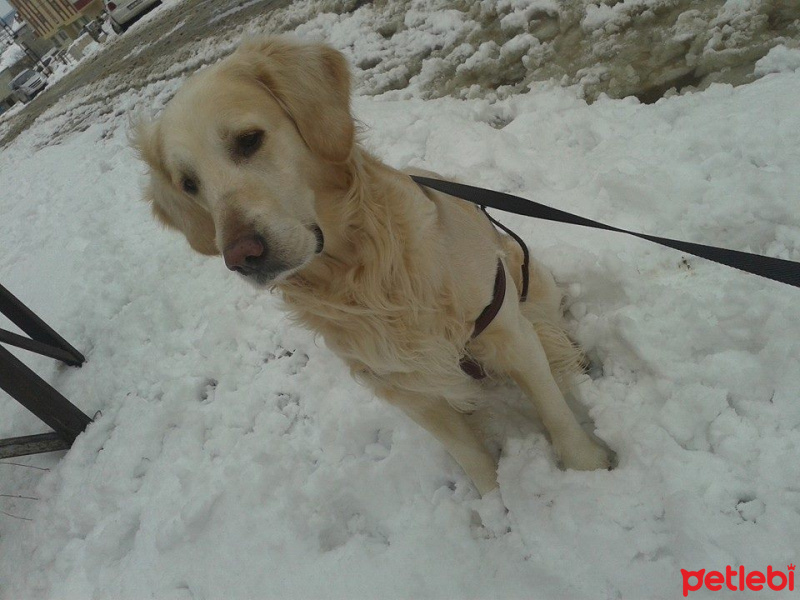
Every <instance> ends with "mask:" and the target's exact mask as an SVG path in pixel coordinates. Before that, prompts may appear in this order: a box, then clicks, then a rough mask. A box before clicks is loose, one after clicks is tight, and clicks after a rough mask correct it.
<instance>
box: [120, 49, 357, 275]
mask: <svg viewBox="0 0 800 600" xmlns="http://www.w3.org/2000/svg"><path fill="white" fill-rule="evenodd" d="M134 144H135V146H136V147H137V149H138V150H139V153H140V155H141V157H142V158H143V159H144V160H145V162H146V163H147V164H148V165H149V167H150V184H149V186H148V191H147V196H148V199H149V201H150V202H151V205H152V209H153V213H154V214H155V216H156V217H157V218H158V219H159V220H160V221H161V222H163V223H164V224H166V225H167V226H169V227H172V228H175V229H178V230H180V231H181V232H182V233H183V234H184V235H185V236H186V239H187V240H188V241H189V244H190V245H191V246H192V248H194V249H195V250H197V251H198V252H201V253H203V254H220V253H221V254H222V255H223V257H224V259H225V264H226V265H227V266H228V268H230V269H232V270H234V271H238V272H239V273H241V274H242V275H243V276H245V277H247V278H248V279H249V280H251V281H253V282H254V283H256V284H260V285H268V284H270V283H273V282H276V281H280V280H281V279H282V278H284V277H286V276H288V275H290V274H292V273H295V272H297V271H298V270H300V269H302V268H303V267H304V266H305V265H307V264H308V263H309V262H311V261H312V260H313V258H314V256H315V255H316V254H318V253H320V252H321V251H322V249H323V246H324V243H325V241H324V233H323V231H322V228H321V227H320V224H319V219H318V217H317V210H318V205H317V200H318V199H317V195H318V194H317V190H318V188H319V186H320V185H321V184H320V182H321V180H323V179H324V174H325V173H329V172H330V170H331V169H332V168H335V165H341V164H342V163H346V162H347V160H348V159H349V157H350V155H351V152H352V150H353V145H354V124H353V119H352V117H351V116H350V76H349V71H348V67H347V63H346V61H345V59H344V57H343V56H342V55H341V54H340V53H338V52H337V51H335V50H333V49H331V48H328V47H326V46H321V45H306V44H297V43H293V42H290V41H287V40H285V39H282V38H267V39H261V40H254V41H249V42H246V43H244V44H243V45H242V46H241V47H240V48H239V49H238V50H237V51H236V52H235V53H234V54H233V55H231V56H230V57H228V58H227V59H225V60H223V61H222V62H220V63H218V64H216V65H214V66H212V67H209V68H206V69H204V70H202V71H200V72H199V73H197V74H195V75H194V76H192V77H191V78H190V79H189V80H188V81H187V82H186V83H185V84H184V86H183V87H182V88H181V89H180V91H179V92H178V93H177V94H176V96H175V97H174V98H173V99H172V100H171V101H170V102H169V104H168V105H167V107H166V108H165V109H164V112H163V113H162V115H161V117H160V118H159V120H158V121H156V122H153V123H140V124H138V126H137V127H136V132H135V138H134Z"/></svg>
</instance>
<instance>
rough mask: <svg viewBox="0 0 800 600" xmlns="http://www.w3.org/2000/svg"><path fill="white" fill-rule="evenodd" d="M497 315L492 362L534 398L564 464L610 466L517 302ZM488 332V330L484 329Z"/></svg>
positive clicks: (593, 466)
mask: <svg viewBox="0 0 800 600" xmlns="http://www.w3.org/2000/svg"><path fill="white" fill-rule="evenodd" d="M501 312H504V313H505V314H502V315H499V316H501V317H502V318H501V319H498V328H499V330H495V331H494V332H493V333H492V334H491V335H492V336H493V337H495V336H499V337H496V338H495V339H497V341H498V343H496V344H495V347H496V354H495V356H494V358H493V360H492V362H493V363H494V364H493V365H492V366H493V367H494V368H496V369H497V370H499V371H502V372H505V373H507V374H508V375H509V376H510V377H511V378H512V379H513V380H514V381H515V382H516V383H517V385H519V387H520V388H522V390H523V391H524V392H525V394H526V395H527V396H528V397H529V398H530V399H531V400H532V401H533V403H534V405H535V406H536V409H537V411H538V412H539V416H540V417H541V419H542V422H543V423H544V426H545V427H546V428H547V431H548V432H549V433H550V438H551V440H552V442H553V447H554V448H555V451H556V454H557V455H558V457H559V458H560V459H561V462H562V464H563V466H564V467H565V468H568V469H579V470H584V471H588V470H592V469H605V468H608V467H609V466H610V464H611V463H610V460H609V456H608V453H607V452H606V450H605V449H604V448H602V447H601V446H599V445H598V444H596V443H595V442H593V441H592V440H591V439H590V438H589V436H588V435H587V434H586V432H584V431H583V429H581V426H580V424H579V423H578V421H577V419H576V418H575V415H574V414H573V413H572V410H571V409H570V408H569V406H568V405H567V402H566V400H564V396H563V394H562V393H561V390H560V389H559V387H558V384H557V383H556V381H555V379H554V378H553V374H552V372H551V370H550V364H549V363H548V360H547V355H546V354H545V351H544V348H543V346H542V342H541V341H540V340H539V336H538V335H537V334H536V330H535V329H534V327H533V325H532V324H531V322H530V321H528V319H526V318H524V317H523V316H522V315H521V313H520V311H519V305H513V304H511V303H509V305H508V307H504V308H503V311H501ZM487 332H488V330H487Z"/></svg>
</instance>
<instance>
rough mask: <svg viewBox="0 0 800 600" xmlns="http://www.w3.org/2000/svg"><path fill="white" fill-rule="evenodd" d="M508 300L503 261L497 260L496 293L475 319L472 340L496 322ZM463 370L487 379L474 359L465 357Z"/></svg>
mask: <svg viewBox="0 0 800 600" xmlns="http://www.w3.org/2000/svg"><path fill="white" fill-rule="evenodd" d="M505 299H506V270H505V268H504V267H503V261H502V260H500V259H498V260H497V275H495V278H494V292H493V293H492V301H491V302H490V303H489V304H487V305H486V308H484V309H483V311H481V314H479V315H478V318H477V319H475V328H474V329H473V330H472V335H471V336H470V339H471V340H474V339H475V338H476V337H478V336H479V335H480V334H481V333H483V331H484V330H485V329H486V328H487V327H488V326H489V324H490V323H491V322H492V321H494V318H495V317H496V316H497V313H499V312H500V309H501V308H503V301H504V300H505ZM458 366H460V367H461V370H462V371H464V373H466V374H467V375H469V376H470V377H472V378H473V379H483V378H484V377H486V371H485V370H484V369H483V365H481V364H480V363H479V362H478V361H476V360H475V359H474V358H471V357H469V356H464V357H463V358H462V359H461V360H460V361H459V363H458Z"/></svg>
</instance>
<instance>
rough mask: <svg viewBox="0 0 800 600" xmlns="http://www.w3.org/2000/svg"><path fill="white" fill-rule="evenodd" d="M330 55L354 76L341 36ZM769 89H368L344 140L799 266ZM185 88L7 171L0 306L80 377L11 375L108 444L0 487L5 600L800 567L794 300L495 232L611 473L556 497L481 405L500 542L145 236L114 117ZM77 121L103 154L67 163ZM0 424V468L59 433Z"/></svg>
mask: <svg viewBox="0 0 800 600" xmlns="http://www.w3.org/2000/svg"><path fill="white" fill-rule="evenodd" d="M507 4H509V6H511V5H513V6H514V7H515V9H519V10H525V9H527V8H529V7H536V8H538V9H540V10H553V3H551V2H523V1H522V0H516V1H514V2H513V3H512V2H508V3H507ZM626 4H631V3H630V2H628V3H626ZM359 10H363V9H359ZM731 10H732V9H731ZM357 12H358V11H357ZM326 18H329V19H336V20H337V22H339V17H331V16H330V15H329V16H328V17H326ZM353 18H355V19H358V18H360V17H359V16H358V15H356V16H355V17H353ZM408 18H409V19H413V20H414V22H415V23H417V25H415V27H417V26H418V27H420V28H421V30H419V31H417V32H416V33H414V30H412V29H409V30H407V31H406V32H405V34H404V35H406V36H407V37H405V38H404V39H405V40H407V41H408V43H409V44H420V45H425V44H428V43H430V40H431V37H430V36H434V37H435V36H436V35H438V34H436V33H434V32H436V31H441V32H445V31H452V30H453V29H455V28H458V27H459V26H460V25H459V19H457V18H456V15H446V14H445V15H437V16H436V17H433V16H432V15H425V14H419V15H412V16H410V17H408ZM320 19H322V17H320ZM321 22H322V21H315V22H314V23H311V24H309V25H307V26H305V29H306V31H305V32H304V31H303V27H301V28H300V30H301V31H300V33H301V34H304V35H308V34H309V30H314V31H316V30H317V29H318V28H319V27H321V25H320V23H321ZM437 28H438V29H437ZM330 31H331V34H332V36H333V37H334V39H335V40H336V43H337V45H340V46H341V44H342V42H341V40H342V39H343V37H344V36H345V35H346V34H347V28H346V26H345V25H339V26H338V28H337V26H335V23H332V28H331V30H330ZM352 34H353V31H352V30H351V31H350V35H351V37H350V38H349V39H350V40H351V41H352V43H353V44H357V43H363V44H367V45H368V44H370V43H372V42H371V41H370V39H369V38H366V37H364V38H360V39H356V37H355V36H353V35H352ZM415 36H416V37H415ZM412 40H415V41H412ZM365 47H368V46H365ZM208 51H209V52H210V50H208ZM509 51H510V49H509ZM358 52H359V50H358V46H357V45H354V46H353V47H352V48H351V50H350V56H351V58H352V59H353V62H358V60H359V54H358ZM198 56H199V58H198V60H199V59H200V58H202V54H201V55H198ZM482 56H484V55H483V54H482ZM496 56H497V52H496V51H495V50H492V49H491V48H488V47H487V48H486V50H485V59H486V60H488V61H491V60H493V59H494V58H495V57H496ZM360 58H369V53H365V54H364V55H361V56H360ZM475 61H476V64H475V66H476V67H479V66H480V64H479V62H478V61H477V59H475ZM764 61H765V62H762V63H761V64H762V65H763V69H764V73H770V75H769V76H767V77H764V78H762V79H759V80H757V81H754V82H752V83H750V84H748V85H744V86H741V87H737V88H732V87H730V86H728V85H719V84H716V85H712V86H711V87H710V88H708V89H707V90H705V91H703V92H698V93H695V94H688V95H683V96H673V97H670V98H666V99H662V100H660V101H659V102H657V103H656V104H652V105H643V104H640V103H639V102H637V101H636V100H634V99H626V100H612V99H610V98H607V97H604V96H600V97H599V99H598V100H597V101H596V102H594V103H592V104H587V102H586V101H585V100H584V99H583V98H582V90H580V89H579V88H577V87H568V88H559V87H555V86H553V85H550V84H533V85H531V89H530V90H529V91H527V92H525V93H521V94H511V95H508V97H506V98H504V99H495V98H490V97H483V98H473V99H456V98H439V99H424V98H423V97H425V96H426V94H425V92H424V91H423V90H422V89H421V88H419V87H415V85H414V83H413V82H412V84H411V85H410V86H408V88H407V89H406V88H402V89H400V90H398V91H397V92H395V93H389V94H384V95H383V96H377V97H373V96H369V95H368V94H369V93H370V92H371V90H372V88H370V86H369V83H368V82H367V83H365V80H364V79H361V80H359V87H358V90H359V93H360V95H359V97H357V98H356V99H355V101H354V110H355V113H356V115H357V117H358V118H359V119H360V120H361V121H362V122H363V123H364V124H365V125H366V130H365V132H364V134H363V139H364V143H365V145H366V146H367V147H368V148H370V149H371V150H372V151H373V152H375V153H376V154H377V155H378V156H380V157H381V158H382V159H384V160H385V161H387V162H388V163H390V164H392V165H393V166H396V167H400V168H404V167H409V166H416V167H425V168H429V169H432V170H435V171H438V172H440V173H441V174H442V175H443V176H445V177H459V178H461V179H462V180H464V181H466V182H468V183H472V184H476V185H482V186H486V187H492V188H495V189H500V190H504V191H510V192H512V193H515V194H520V195H524V196H527V197H530V198H533V199H536V200H537V201H540V202H543V203H545V204H550V205H553V206H557V207H559V208H562V209H565V210H569V211H573V212H577V213H578V214H581V215H585V216H587V217H590V218H594V219H599V220H602V221H605V222H608V223H611V224H614V225H617V226H620V227H624V228H630V229H635V230H639V231H643V232H647V233H653V234H659V235H663V236H667V237H673V238H680V239H687V240H691V241H697V242H702V243H706V244H713V245H723V246H727V247H730V248H735V249H739V250H746V251H753V252H758V253H763V254H769V255H772V256H778V257H781V258H785V259H789V260H795V261H800V213H798V211H797V193H796V191H797V190H798V189H800V168H798V165H800V148H799V147H798V145H797V139H798V134H799V133H800V112H798V111H797V108H796V99H797V98H798V97H799V96H800V73H798V72H797V71H796V70H795V66H792V65H796V63H795V62H794V61H795V59H794V54H793V51H791V50H790V49H787V50H786V51H784V50H773V51H772V52H771V53H770V54H769V55H768V57H767V59H764ZM179 67H180V65H176V72H178V71H179ZM181 81H182V79H181V78H177V79H171V80H167V81H158V82H155V83H152V84H150V85H147V86H144V87H142V88H141V89H138V90H130V91H127V92H125V93H124V94H123V95H122V96H120V97H118V98H116V99H115V104H114V107H113V108H114V110H113V111H108V110H97V108H98V107H99V106H100V104H96V105H91V104H90V105H80V104H79V103H78V102H77V99H76V97H75V96H71V97H68V98H65V99H63V100H62V102H61V103H60V104H59V105H56V106H55V107H53V108H52V109H50V110H49V111H48V112H47V113H45V114H44V115H43V116H42V117H41V118H40V119H39V120H38V121H37V122H36V123H35V125H34V126H33V127H32V128H30V129H29V130H28V131H26V132H25V133H23V134H22V135H21V136H19V137H18V138H17V139H16V140H15V141H14V142H13V143H12V144H11V145H9V146H8V147H6V148H4V149H3V152H2V156H0V181H2V182H3V183H2V187H0V215H2V218H0V282H1V283H2V284H3V285H4V286H5V287H7V288H8V289H9V290H11V291H12V292H13V293H15V294H17V295H18V296H19V297H20V298H21V299H23V300H24V301H25V302H26V303H27V304H28V305H29V306H30V307H31V308H32V309H34V310H35V311H36V312H37V313H39V314H40V315H41V316H42V317H43V318H44V319H45V320H47V321H48V322H49V323H50V324H51V325H52V326H53V327H54V328H55V329H56V330H57V331H58V332H59V333H61V334H62V335H63V336H64V337H65V338H66V339H68V340H69V341H70V342H71V343H72V344H74V345H75V346H76V347H77V348H79V349H81V350H82V351H83V352H84V353H85V355H86V357H87V359H88V362H87V363H86V364H85V365H84V366H83V367H82V368H81V369H71V368H66V367H62V366H58V365H56V364H54V363H53V362H52V361H50V360H48V359H44V358H41V357H33V356H30V355H23V354H22V353H18V355H19V356H20V357H24V360H25V361H26V363H27V364H29V365H31V366H32V367H33V368H34V369H35V370H36V371H37V372H38V373H40V374H41V375H42V376H43V377H44V378H45V379H47V380H48V381H49V382H51V383H52V384H53V385H54V386H55V387H56V388H57V389H59V391H61V392H62V393H63V394H64V395H65V396H67V397H68V398H70V399H71V400H72V401H74V402H75V404H77V405H78V406H79V407H80V408H81V409H82V410H83V411H84V412H86V413H87V414H89V415H95V414H96V413H97V417H96V419H95V422H94V423H93V424H92V425H91V426H90V427H89V429H88V430H87V431H86V432H85V433H84V434H83V435H81V436H80V437H79V438H78V440H77V441H76V443H75V445H74V447H73V448H72V449H71V450H70V451H69V452H68V453H66V454H64V455H60V454H55V455H46V456H37V457H30V458H27V459H19V460H18V461H17V462H20V463H25V464H29V465H34V466H38V467H40V468H47V469H49V471H46V472H45V471H39V470H33V469H28V468H24V467H18V466H14V465H11V464H8V463H6V462H0V469H2V471H0V478H1V479H0V481H2V485H1V486H0V493H1V494H14V495H25V496H30V497H35V498H38V500H28V499H21V498H6V497H0V510H2V511H3V513H5V514H0V598H2V599H3V600H11V599H14V600H19V599H27V598H53V599H55V598H63V599H70V600H71V599H79V598H88V597H98V598H123V599H125V598H146V597H155V598H265V597H280V598H409V597H413V598H457V597H487V598H488V597H492V598H509V597H515V598H519V597H535V598H570V599H581V598H587V599H589V598H592V599H594V598H598V597H600V598H665V599H666V598H676V597H679V594H681V575H680V569H682V568H683V569H689V570H695V569H701V568H707V569H716V570H722V569H724V567H725V566H726V565H729V564H730V565H733V566H736V565H739V564H744V565H745V566H746V567H747V569H748V570H751V569H760V570H766V566H767V565H773V567H775V568H780V569H785V565H787V564H789V562H794V563H797V560H798V558H799V557H798V555H797V548H798V547H800V490H798V485H797V482H798V481H800V462H798V461H797V460H796V457H797V455H798V451H800V402H799V401H798V400H800V398H798V390H800V369H798V356H800V302H798V293H800V292H798V290H796V289H793V288H789V287H786V286H782V285H780V284H777V283H773V282H770V281H767V280H764V279H760V278H758V277H755V276H750V275H745V274H742V273H739V272H736V271H734V270H731V269H727V268H725V267H721V266H718V265H715V264H712V263H708V262H705V261H702V260H700V259H694V258H692V257H690V256H684V255H682V254H680V253H677V252H674V251H671V250H667V249H663V248H660V247H658V246H655V245H651V244H648V243H646V242H641V241H637V240H634V239H629V238H627V237H623V236H618V235H614V234H609V233H604V232H597V231H592V230H584V229H581V228H574V227H570V226H562V225H555V224H550V223H540V222H536V221H530V220H526V219H524V218H521V217H514V216H509V215H502V216H501V215H498V216H499V217H500V218H501V220H502V221H503V222H504V223H506V224H508V225H509V226H511V227H513V228H514V229H515V230H516V231H517V232H518V233H520V234H522V235H523V237H525V239H526V240H527V241H528V242H529V244H530V246H531V249H532V251H533V252H534V253H535V255H536V256H537V257H539V258H540V259H541V260H542V261H543V262H544V263H545V264H547V265H548V266H550V267H551V268H552V269H553V271H554V273H555V275H556V277H557V279H558V280H559V281H561V282H562V283H563V284H564V285H565V286H567V288H568V290H569V300H568V305H567V308H568V315H569V318H570V321H571V323H572V329H573V334H574V335H575V337H576V338H577V339H579V340H580V341H581V343H582V344H583V345H584V347H585V348H586V349H587V352H588V354H589V356H590V357H591V359H592V361H593V368H592V370H591V372H590V375H591V376H587V377H585V378H584V379H583V380H582V381H581V382H580V383H579V386H578V391H579V396H580V399H581V401H580V403H579V404H580V405H582V406H584V407H585V412H587V413H588V416H587V417H586V419H585V421H586V424H587V426H589V427H591V426H592V425H591V422H593V423H594V427H595V432H596V434H597V435H598V436H599V437H600V438H601V439H602V440H603V441H604V442H606V443H607V444H608V445H609V446H610V447H611V448H612V449H613V450H614V451H615V452H616V453H617V456H618V458H619V466H618V467H617V468H616V469H615V470H614V471H611V472H605V471H604V472H590V473H579V472H563V471H560V470H559V469H558V468H556V466H555V461H554V457H553V453H552V449H551V447H550V445H549V442H548V440H547V438H546V436H545V434H544V431H543V428H542V427H541V425H539V424H538V422H537V421H536V420H535V418H534V417H533V415H532V410H531V408H530V407H529V406H528V404H527V403H526V402H525V400H524V399H523V398H522V397H521V396H520V395H519V393H518V392H516V391H515V390H513V389H511V388H508V389H501V390H499V391H497V392H494V393H493V395H492V397H493V398H494V400H495V402H494V403H493V409H492V413H493V414H494V417H493V418H492V419H491V420H490V422H491V431H490V435H491V438H492V444H493V445H494V446H495V447H497V448H501V449H502V450H501V457H500V464H499V482H500V493H501V496H502V502H503V504H504V505H505V506H506V507H507V508H508V514H505V512H504V510H502V506H500V499H499V498H498V497H496V496H492V497H488V498H484V499H480V498H478V496H477V493H476V492H475V490H474V488H473V487H472V485H471V483H470V482H469V481H468V479H467V478H466V476H465V475H464V474H463V473H462V472H461V470H460V469H459V468H458V467H457V465H456V464H455V463H454V462H453V461H452V459H450V458H449V456H448V455H447V454H446V453H445V451H444V450H443V449H442V448H441V446H440V445H439V444H438V443H437V442H436V441H435V440H434V439H433V438H431V437H430V436H429V435H428V434H426V433H425V432H423V431H422V430H420V429H419V428H418V427H417V426H416V425H414V424H413V423H412V422H410V421H409V420H408V419H407V418H406V417H404V416H403V415H402V414H399V413H398V412H396V411H395V410H394V409H393V408H391V407H389V406H387V405H386V404H384V403H382V402H380V401H378V400H377V399H375V398H374V397H373V396H372V395H371V394H370V392H369V391H368V390H367V389H366V388H363V387H361V386H359V385H358V384H356V383H355V382H354V381H353V380H352V379H351V378H350V377H349V375H348V374H347V370H346V369H345V367H344V366H343V365H342V364H341V363H340V362H339V361H338V359H336V358H335V357H334V356H333V354H332V353H331V352H330V351H328V350H327V349H326V348H325V347H324V344H323V343H322V342H321V341H320V340H317V339H315V338H314V337H313V336H312V334H311V333H309V332H307V331H304V330H301V329H297V328H296V327H294V326H292V325H291V324H290V323H289V322H288V320H287V319H286V317H285V316H284V313H283V312H282V311H281V307H280V303H279V302H278V300H277V298H275V297H273V296H270V295H268V294H265V293H263V292H257V291H255V290H253V289H251V288H250V287H249V286H247V285H244V284H243V283H242V282H241V281H239V279H238V278H237V277H236V276H234V275H233V274H231V273H229V272H228V271H227V270H226V269H225V268H224V265H223V264H222V261H221V260H220V259H218V258H217V259H213V258H212V259H209V258H205V257H201V256H198V255H195V254H193V253H192V252H191V251H190V250H189V248H188V246H187V244H186V243H185V241H183V239H182V238H180V237H179V236H177V235H175V234H173V233H170V232H166V231H164V230H162V229H161V228H160V227H159V226H158V225H157V224H156V223H155V222H154V221H153V219H152V218H151V216H150V214H149V211H148V207H147V206H146V204H145V203H144V202H142V201H141V200H140V194H141V191H140V189H141V187H142V186H143V184H144V181H145V177H144V168H143V166H142V165H141V163H139V162H138V161H137V160H136V158H135V156H134V153H133V151H132V150H131V149H130V147H129V146H128V143H127V139H126V136H127V119H126V116H127V115H130V114H131V113H132V112H133V111H134V110H137V109H138V107H141V106H151V107H155V109H157V108H158V107H161V106H163V104H164V103H165V102H166V101H167V100H168V98H169V97H171V95H172V94H173V93H174V91H175V89H176V88H177V87H178V86H179V85H180V83H181ZM98 102H105V101H104V100H102V101H101V100H98ZM93 107H94V108H93ZM76 114H82V115H84V119H85V120H84V122H85V123H86V124H87V125H88V127H87V128H85V130H84V131H79V132H67V133H65V132H64V131H63V129H64V126H65V124H67V123H69V122H71V120H73V119H74V118H75V115H76ZM0 326H7V325H3V323H0ZM576 407H577V408H578V409H579V410H580V406H579V405H576ZM0 415H2V419H1V420H0V436H2V437H7V436H11V435H24V434H28V433H37V432H40V431H41V430H42V425H41V424H40V423H38V422H37V420H36V419H35V418H34V417H32V416H31V415H29V414H27V413H26V412H25V411H24V410H23V409H22V408H20V407H19V406H18V405H16V403H15V402H14V401H12V400H11V399H10V398H8V397H6V396H0ZM15 517H17V518H15ZM21 518H24V519H30V521H28V520H21ZM768 594H769V596H767V593H765V597H771V598H777V597H782V596H781V595H780V594H777V593H774V592H769V593H768ZM712 596H713V597H716V596H725V593H724V592H715V593H714V594H709V593H708V592H706V593H705V597H712ZM691 597H693V598H695V597H696V598H702V597H704V593H703V592H701V591H698V592H694V593H692V595H691ZM728 597H740V596H739V595H737V594H736V593H734V594H732V595H729V596H728ZM783 597H791V594H789V595H785V596H783Z"/></svg>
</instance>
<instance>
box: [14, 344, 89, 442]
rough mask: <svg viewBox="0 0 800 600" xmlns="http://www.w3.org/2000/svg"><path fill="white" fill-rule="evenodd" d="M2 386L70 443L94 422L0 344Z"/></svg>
mask: <svg viewBox="0 0 800 600" xmlns="http://www.w3.org/2000/svg"><path fill="white" fill-rule="evenodd" d="M0 388H2V389H3V390H5V391H6V393H7V394H8V395H10V396H11V397H12V398H14V399H15V400H16V401H17V402H19V403H20V404H22V406H24V407H25V408H27V409H28V410H29V411H31V412H32V413H33V414H34V415H36V416H37V417H39V418H40V419H41V420H42V421H44V422H45V424H47V425H48V426H49V427H51V428H52V429H53V430H54V431H55V432H56V433H57V434H59V435H60V436H61V437H62V438H63V439H64V440H65V441H67V442H69V443H70V444H71V443H72V442H73V441H74V440H75V438H76V437H78V435H80V433H81V432H82V431H83V430H84V429H86V426H87V425H89V423H91V422H92V420H91V419H90V418H89V417H87V416H86V415H85V414H83V412H81V411H80V410H79V409H78V408H77V407H75V405H74V404H72V403H71V402H70V401H69V400H67V399H66V398H65V397H64V396H62V395H61V394H59V393H58V392H57V391H56V390H55V389H54V388H53V387H52V386H50V384H48V383H47V382H46V381H45V380H44V379H42V378H41V377H39V376H38V375H37V374H36V373H34V372H33V371H32V370H31V369H29V368H28V367H27V366H25V365H24V364H23V363H22V362H21V361H20V360H19V359H18V358H17V357H16V356H14V355H13V354H11V352H9V351H8V350H6V349H5V348H3V346H0Z"/></svg>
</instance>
